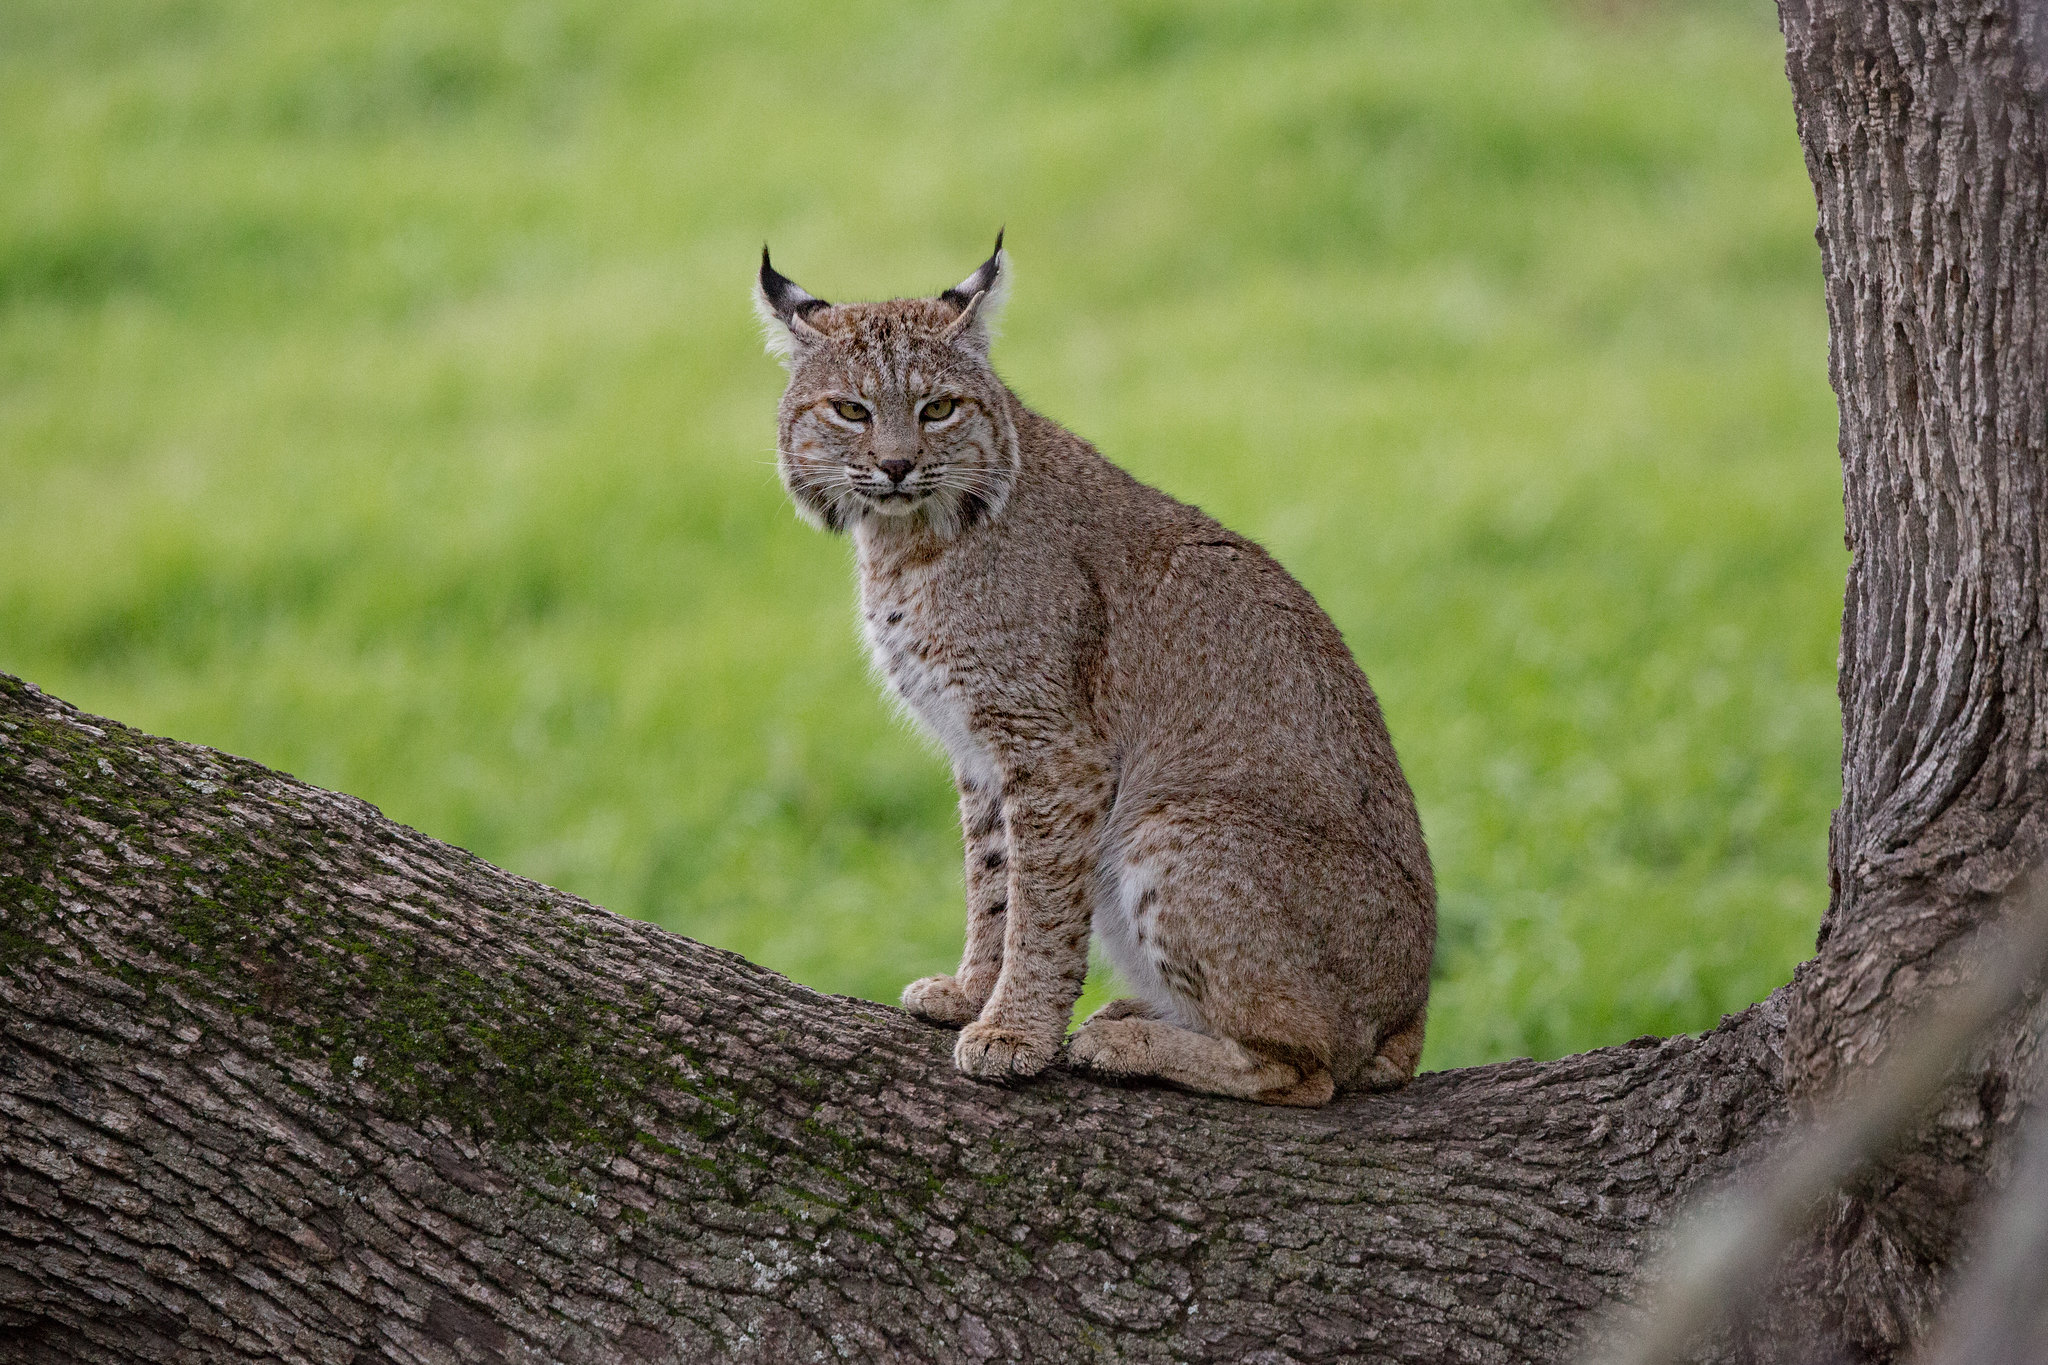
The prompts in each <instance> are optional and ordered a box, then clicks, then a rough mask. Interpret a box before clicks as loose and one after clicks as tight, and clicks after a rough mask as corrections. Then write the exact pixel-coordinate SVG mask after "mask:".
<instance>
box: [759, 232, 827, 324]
mask: <svg viewBox="0 0 2048 1365" xmlns="http://www.w3.org/2000/svg"><path fill="white" fill-rule="evenodd" d="M761 302H763V303H765V304H766V305H767V306H768V308H769V310H770V311H771V312H773V313H774V314H775V316H776V317H778V318H781V319H782V321H783V322H784V323H787V322H788V321H789V320H790V318H792V317H796V316H801V315H803V314H806V313H809V312H810V311H811V310H813V309H815V308H828V307H830V306H831V305H830V304H828V303H826V302H825V300H823V299H820V298H814V297H812V295H811V294H809V293H808V292H806V291H805V289H804V287H803V286H802V285H800V284H798V283H797V282H796V281H795V280H792V279H791V278H789V276H787V275H785V274H783V273H782V272H781V271H779V270H777V269H776V268H775V267H774V266H773V265H771V264H769V262H768V246H767V244H766V243H765V242H764V243H763V244H762V246H761Z"/></svg>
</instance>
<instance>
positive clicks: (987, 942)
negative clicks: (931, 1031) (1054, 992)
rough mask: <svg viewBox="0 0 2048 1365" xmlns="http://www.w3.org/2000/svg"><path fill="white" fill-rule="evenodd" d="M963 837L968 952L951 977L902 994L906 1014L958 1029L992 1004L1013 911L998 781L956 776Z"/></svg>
mask: <svg viewBox="0 0 2048 1365" xmlns="http://www.w3.org/2000/svg"><path fill="white" fill-rule="evenodd" d="M953 780H954V783H955V785H957V786H958V787H959V789H960V832H961V834H962V835H963V836H964V838H965V842H966V845H967V950H966V951H965V952H964V953H962V954H961V955H960V970H959V971H957V972H955V973H954V974H953V975H951V976H928V977H925V978H924V979H923V980H921V981H913V982H911V983H910V984H909V985H908V986H905V987H904V988H903V1008H905V1009H907V1010H909V1011H910V1012H911V1013H912V1014H914V1015H916V1016H917V1017H918V1018H920V1019H926V1020H929V1021H931V1022H932V1023H934V1024H950V1025H952V1026H953V1027H954V1028H958V1027H960V1026H961V1025H962V1024H965V1023H969V1022H971V1021H972V1020H973V1019H974V1017H975V1016H976V1015H978V1014H980V1013H981V1007H982V1006H983V1005H985V1004H987V1003H988V998H989V995H990V993H991V992H993V991H994V990H995V988H996V976H997V974H998V973H1000V972H1001V971H1002V969H1003V929H1004V927H1005V925H1006V923H1007V921H1008V919H1009V914H1008V912H1009V908H1010V876H1009V870H1010V869H1009V864H1010V840H1009V836H1008V834H1007V833H1006V832H1005V830H1004V828H1003V794H1002V787H1001V785H1000V784H999V783H997V782H996V781H995V779H993V778H987V777H984V778H974V777H968V776H965V775H964V774H960V773H955V774H954V778H953Z"/></svg>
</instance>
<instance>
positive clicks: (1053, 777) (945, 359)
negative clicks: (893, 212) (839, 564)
mask: <svg viewBox="0 0 2048 1365" xmlns="http://www.w3.org/2000/svg"><path fill="white" fill-rule="evenodd" d="M1007 283H1008V258H1007V256H1006V255H1005V253H1004V252H1003V250H1002V241H1001V238H1000V237H999V238H998V239H997V242H996V252H995V254H994V255H992V256H991V257H990V258H989V260H988V261H987V262H985V263H984V264H983V265H982V266H981V267H980V268H979V269H978V270H976V271H975V273H974V274H972V275H970V276H969V277H968V278H967V279H966V280H964V281H962V282H961V283H960V284H959V285H956V286H954V287H953V288H952V289H949V290H946V291H945V292H943V293H941V294H939V295H938V296H937V297H935V298H929V299H897V300H892V301H889V302H885V303H856V304H831V303H827V302H825V301H824V300H822V299H818V298H816V297H814V296H813V295H811V294H809V293H807V292H806V291H804V290H803V289H801V288H800V287H799V286H797V285H796V284H795V283H794V282H793V281H791V280H789V279H787V278H786V277H785V276H783V275H781V274H780V273H779V272H777V271H775V269H774V268H773V266H772V265H770V264H769V262H768V258H767V255H766V253H765V252H764V253H763V256H762V263H761V274H760V277H759V281H758V287H757V292H756V301H757V305H758V307H759V309H760V312H761V315H762V318H763V321H764V323H765V324H766V325H767V327H768V329H769V332H770V349H771V350H772V351H775V352H776V353H777V354H779V355H781V356H783V358H784V359H785V361H786V363H787V364H788V365H789V370H790V377H789V387H788V389H787V391H786V392H785V393H784V395H783V398H782V404H781V409H780V413H779V427H780V439H779V442H778V450H779V465H780V468H781V471H782V476H783V481H784V483H785V485H786V486H787V487H788V489H789V492H790V496H791V498H792V499H793V500H794V502H795V504H796V506H797V509H798V511H799V512H800V513H802V514H803V515H804V516H805V517H807V518H808V519H810V520H811V521H812V522H814V523H815V524H817V525H819V526H821V527H824V528H827V529H830V530H834V531H842V532H846V533H848V534H850V535H851V536H852V537H853V541H854V544H855V547H856V549H857V553H858V560H859V577H860V604H861V622H862V630H863V633H864V635H865V637H866V640H867V644H868V648H869V651H870V653H871V655H872V656H873V659H874V662H875V666H876V668H877V670H878V671H879V672H880V673H881V675H882V676H883V678H884V679H885V680H886V681H887V683H888V686H889V688H890V690H891V691H892V692H893V693H894V694H895V696H896V697H897V698H898V699H899V700H900V701H901V703H902V704H903V706H904V707H905V708H906V709H907V710H908V711H909V712H910V714H911V715H913V716H914V717H915V718H916V719H917V720H918V721H919V723H920V724H922V725H923V726H924V727H925V728H926V729H927V730H928V731H929V732H930V733H931V734H932V735H933V736H934V737H935V738H936V739H937V740H938V742H939V743H940V744H941V745H942V746H943V747H944V748H945V750H946V753H947V755H948V756H949V758H950V759H951V760H952V765H953V773H954V781H955V785H956V787H957V788H958V790H959V795H960V822H961V828H962V831H963V833H964V835H965V839H966V845H967V848H966V853H967V912H968V913H967V946H966V952H965V953H964V955H963V956H962V959H961V963H960V968H959V970H958V971H957V972H955V973H953V974H952V975H950V976H940V977H928V978H926V979H924V980H922V981H916V982H913V983H911V985H910V986H909V987H908V988H907V989H906V990H905V991H904V995H903V1000H904V1004H905V1005H906V1006H907V1007H908V1008H909V1009H910V1010H911V1011H912V1012H913V1013H916V1014H918V1015H920V1016H922V1017H924V1018H926V1019H930V1020H933V1021H935V1022H938V1023H943V1024H950V1025H956V1026H960V1027H961V1033H960V1037H959V1040H958V1043H957V1045H956V1047H955V1049H954V1058H955V1061H956V1062H957V1063H958V1065H959V1066H960V1068H961V1069H962V1070H963V1071H965V1072H967V1073H969V1074H970V1075H974V1076H978V1077H981V1078H984V1079H988V1080H1011V1079H1015V1078H1019V1077H1024V1076H1029V1075H1032V1074H1035V1073H1036V1072H1038V1071H1039V1070H1041V1069H1043V1068H1044V1067H1045V1066H1046V1065H1047V1064H1048V1063H1050V1062H1051V1061H1052V1060H1053V1058H1054V1057H1055V1056H1056V1055H1058V1053H1059V1051H1060V1048H1061V1046H1062V1043H1063V1041H1064V1040H1065V1036H1066V1029H1067V1020H1068V1017H1069V1015H1070V1013H1071V1011H1072V1009H1073V1005H1074V1001H1075V998H1076V997H1077V996H1078V994H1079V992H1080V989H1081V983H1082V980H1083V977H1084V976H1085V974H1086V971H1087V963H1088V941H1089V937H1090V934H1091V932H1092V933H1093V935H1094V936H1095V937H1096V938H1098V939H1099V940H1100V941H1101V943H1102V944H1103V946H1104V949H1105V951H1106V952H1107V953H1108V955H1109V956H1110V959H1111V960H1112V961H1113V962H1114V963H1115V964H1116V967H1117V970H1118V975H1119V976H1120V977H1121V978H1122V979H1123V980H1124V981H1125V982H1126V983H1127V984H1128V985H1129V986H1130V988H1131V989H1132V990H1134V991H1135V992H1136V993H1137V996H1136V998H1135V999H1132V1000H1124V1001H1118V1002H1115V1003H1114V1004H1112V1005H1110V1006H1109V1007H1108V1008H1106V1009H1104V1010H1102V1011H1098V1012H1097V1013H1096V1015H1095V1016H1093V1017H1092V1018H1091V1019H1090V1020H1089V1021H1088V1023H1087V1024H1085V1025H1084V1026H1083V1027H1082V1028H1081V1029H1080V1031H1079V1032H1078V1033H1076V1034H1075V1035H1074V1038H1073V1040H1072V1045H1071V1052H1072V1056H1073V1057H1074V1059H1075V1060H1076V1061H1078V1062H1080V1063H1081V1064H1082V1065H1084V1066H1087V1067H1089V1068H1091V1069H1092V1070H1094V1071H1096V1072H1097V1073H1099V1074H1102V1075H1106V1076H1112V1077H1154V1078H1158V1079H1163V1080H1166V1081H1169V1082H1172V1083H1174V1084H1177V1085H1182V1086H1186V1087H1189V1088H1191V1089H1195V1090H1201V1091H1208V1092H1211V1093H1216V1094H1224V1095H1234V1096H1238V1097H1241V1098H1245V1099H1254V1100H1262V1101H1265V1102H1268V1103H1275V1104H1321V1103H1322V1102H1324V1101H1325V1100H1327V1099H1329V1098H1330V1096H1331V1095H1332V1094H1333V1093H1334V1092H1335V1091H1336V1090H1338V1089H1340V1088H1344V1087H1371V1088H1381V1087H1386V1086H1391V1085H1399V1084H1401V1083H1402V1082H1404V1081H1405V1080H1407V1078H1408V1077H1410V1076H1411V1075H1413V1074H1414V1071H1415V1066H1416V1062H1417V1060H1418V1059H1419V1057H1420V1055H1421V1046H1422V1029H1423V1016H1424V1006H1425V1003H1426V1000H1427V996H1428V989H1429V962H1430V954H1431V951H1432V948H1433V946H1434V941H1435V933H1436V890H1435V882H1434V879H1433V877H1432V875H1431V870H1430V865H1429V855H1428V852H1427V851H1426V849H1425V848H1424V846H1423V842H1422V831H1421V826H1420V824H1419V822H1418V821H1417V819H1416V814H1415V802H1414V799H1413V797H1412V796H1411V795H1410V793H1409V790H1408V784H1407V782H1406V780H1405V779H1404V777H1403V776H1402V773H1401V768H1400V765H1399V763H1398V762H1397V761H1396V760H1395V757H1394V750H1393V745H1392V743H1391V741H1390V740H1389V739H1388V737H1387V732H1386V726H1385V724H1384V722H1383V721H1382V719H1381V716H1380V710H1379V704H1378V702H1377V700H1376V699H1375V698H1374V696H1373V693H1372V689H1371V688H1370V687H1369V686H1368V685H1367V683H1366V680H1365V676H1364V675H1363V674H1362V673H1360V672H1359V670H1358V667H1357V665H1356V664H1355V663H1354V662H1353V661H1352V659H1351V655H1350V653H1349V651H1348V650H1347V649H1346V648H1345V646H1344V642H1343V640H1342V638H1341V637H1339V635H1338V634H1337V631H1336V628H1335V627H1334V626H1332V625H1331V624H1330V621H1329V618H1328V617H1326V616H1325V615H1324V614H1323V612H1322V610H1321V609H1320V608H1319V607H1317V605H1316V603H1315V601H1314V599H1312V598H1311V597H1310V596H1309V595H1308V593H1307V592H1305V591H1304V590H1303V589H1302V587H1301V586H1300V585H1299V584H1298V583H1296V582H1295V581H1294V580H1293V578H1291V577H1290V576H1289V575H1288V574H1287V572H1286V571H1285V570H1284V569H1282V568H1281V567H1280V566H1279V564H1277V563H1276V562H1275V561H1274V560H1273V559H1272V558H1271V557H1270V556H1268V555H1267V554H1266V553H1265V551H1263V550H1262V549H1260V548H1259V547H1258V546H1257V545H1255V544H1253V543H1252V542H1250V541H1248V540H1245V539H1244V538H1243V537H1241V536H1237V535H1235V534H1233V533H1232V532H1230V531H1228V530H1226V529H1224V528H1223V527H1222V526H1220V525H1218V524H1217V523H1216V522H1214V521H1212V520H1211V519H1210V518H1208V517H1207V516H1204V515H1203V514H1202V513H1201V512H1200V511H1198V510H1196V509H1195V508H1192V507H1189V506H1186V505H1185V504H1182V503H1179V502H1176V501H1174V500H1173V499H1172V498H1169V497H1167V496H1166V495H1165V494H1163V493H1160V492H1158V491H1156V490H1154V489H1151V488H1148V487H1146V486H1145V485H1143V484H1140V483H1138V482H1137V481H1136V480H1135V479H1132V478H1131V477H1130V476H1129V475H1127V474H1125V473H1124V472H1123V471H1122V470H1120V469H1118V468H1117V467H1116V466H1114V465H1112V464H1110V463H1109V462H1108V461H1106V460H1105V459H1103V458H1102V456H1100V455H1099V454H1097V453H1096V451H1095V450H1094V449H1093V448H1092V447H1091V446H1089V445H1088V444H1087V443H1086V442H1084V441H1082V440H1080V439H1079V438H1077V437H1075V436H1073V435H1072V434H1070V433H1068V432H1067V431H1065V430H1063V429H1062V428H1060V427H1059V426H1057V425H1055V424H1054V423H1052V422H1050V421H1048V420H1046V419H1045V418H1043V417H1041V416H1039V415H1038V414H1037V413H1034V412H1032V411H1031V410H1030V409H1029V408H1026V407H1025V406H1024V405H1023V404H1022V403H1021V402H1020V401H1018V399H1017V397H1016V395H1014V394H1013V393H1011V392H1010V390H1009V389H1008V387H1007V386H1006V385H1005V384H1004V383H1003V381H1002V380H1001V379H999V378H998V377H997V376H996V373H995V371H994V369H993V368H991V366H990V364H989V358H988V351H989V338H990V335H991V332H990V329H991V326H992V324H993V321H994V317H995V312H996V305H997V304H998V303H999V302H1000V299H1001V295H1002V293H1003V291H1004V289H1005V287H1006V286H1007Z"/></svg>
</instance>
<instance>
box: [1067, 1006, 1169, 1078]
mask: <svg viewBox="0 0 2048 1365" xmlns="http://www.w3.org/2000/svg"><path fill="white" fill-rule="evenodd" d="M1123 1003H1125V1002H1123V1001H1121V1000H1112V1001H1111V1002H1110V1003H1109V1004H1107V1005H1104V1006H1103V1007H1102V1008H1101V1009H1099V1010H1097V1011H1096V1012H1095V1013H1093V1014H1091V1015H1089V1016H1088V1022H1087V1023H1085V1024H1083V1025H1081V1028H1080V1031H1079V1032H1077V1033H1075V1034H1074V1036H1073V1039H1072V1040H1071V1041H1070V1042H1068V1044H1067V1053H1068V1055H1069V1056H1071V1057H1072V1058H1073V1059H1074V1061H1075V1062H1076V1063H1077V1064H1079V1065H1081V1066H1084V1067H1086V1068H1087V1069H1088V1070H1090V1071H1093V1072H1095V1073H1096V1074H1097V1075H1099V1076H1135V1075H1145V1074H1149V1073H1150V1071H1151V1070H1152V1068H1151V1066H1150V1062H1151V1055H1152V1042H1151V1037H1150V1035H1149V1034H1148V1033H1146V1031H1145V1027H1144V1025H1143V1024H1141V1023H1138V1022H1137V1019H1139V1018H1143V1017H1145V1016H1142V1015H1138V1016H1135V1017H1134V1016H1133V1015H1132V1014H1110V1011H1111V1010H1113V1009H1115V1008H1116V1007H1117V1006H1118V1005H1121V1004H1123ZM1139 1003H1140V1004H1142V1002H1139Z"/></svg>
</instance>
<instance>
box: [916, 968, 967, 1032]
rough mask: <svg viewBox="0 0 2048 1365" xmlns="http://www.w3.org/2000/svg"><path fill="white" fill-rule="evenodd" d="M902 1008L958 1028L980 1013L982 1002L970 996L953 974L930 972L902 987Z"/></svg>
mask: <svg viewBox="0 0 2048 1365" xmlns="http://www.w3.org/2000/svg"><path fill="white" fill-rule="evenodd" d="M903 1008H905V1009H907V1010H909V1011H910V1012H911V1013H912V1014H914V1015H916V1016H917V1017H918V1018H920V1019H922V1020H924V1021H926V1022H927V1023H932V1024H944V1025H946V1026H947V1027H949V1028H959V1027H960V1026H961V1025H962V1024H967V1023H972V1022H973V1021H974V1018H975V1016H976V1015H978V1014H980V1013H981V1003H980V1002H979V1001H977V1000H972V999H969V998H968V995H967V992H966V991H964V990H961V989H960V981H959V978H957V977H951V976H927V977H925V978H924V979H922V980H920V981H913V982H911V983H910V984H909V985H908V986H905V987H904V988H903Z"/></svg>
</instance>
